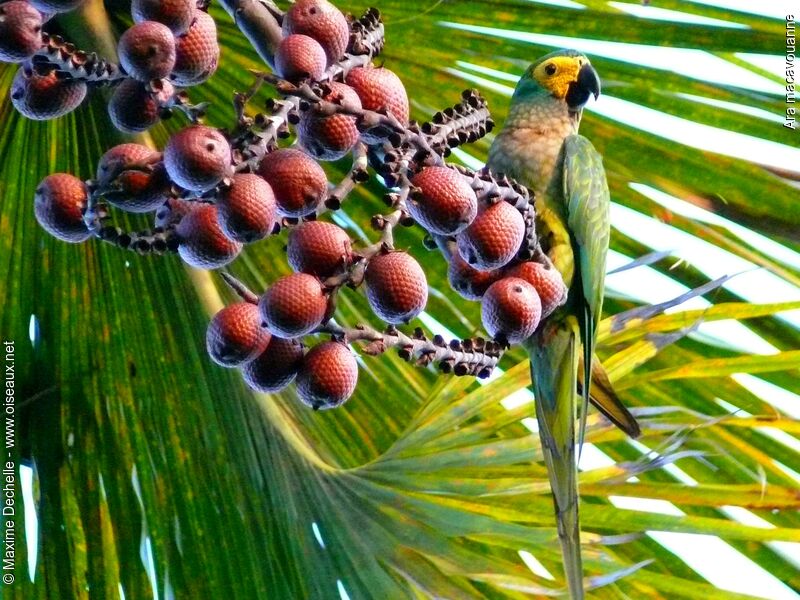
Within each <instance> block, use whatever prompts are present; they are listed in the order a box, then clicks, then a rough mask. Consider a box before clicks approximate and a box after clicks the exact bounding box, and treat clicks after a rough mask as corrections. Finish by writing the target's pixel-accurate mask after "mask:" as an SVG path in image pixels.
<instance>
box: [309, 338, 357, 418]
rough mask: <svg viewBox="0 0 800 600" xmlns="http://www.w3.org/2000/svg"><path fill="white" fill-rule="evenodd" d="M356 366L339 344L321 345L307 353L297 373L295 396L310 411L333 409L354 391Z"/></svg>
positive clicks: (353, 359) (350, 353)
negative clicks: (310, 409)
mask: <svg viewBox="0 0 800 600" xmlns="http://www.w3.org/2000/svg"><path fill="white" fill-rule="evenodd" d="M357 383H358V363H357V362H356V357H355V356H353V353H352V352H351V351H350V349H349V348H348V347H347V346H345V345H344V344H342V343H341V342H322V343H321V344H318V345H317V346H314V347H313V348H312V349H311V350H309V352H308V354H306V356H305V358H304V359H303V364H302V366H301V367H300V371H299V372H298V373H297V381H296V384H297V396H298V398H300V401H301V402H302V403H303V404H305V405H306V406H309V407H311V408H313V409H314V410H325V409H328V408H336V407H337V406H341V405H342V404H344V402H345V401H347V400H348V399H349V398H350V396H352V395H353V392H354V391H355V390H356V384H357Z"/></svg>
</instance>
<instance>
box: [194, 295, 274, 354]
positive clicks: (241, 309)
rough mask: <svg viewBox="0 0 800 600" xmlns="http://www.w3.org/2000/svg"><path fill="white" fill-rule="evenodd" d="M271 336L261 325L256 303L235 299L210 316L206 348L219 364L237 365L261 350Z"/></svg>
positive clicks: (264, 347)
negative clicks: (232, 302)
mask: <svg viewBox="0 0 800 600" xmlns="http://www.w3.org/2000/svg"><path fill="white" fill-rule="evenodd" d="M271 337H272V336H271V335H270V333H269V331H267V330H266V329H264V328H263V327H262V326H261V315H260V314H259V312H258V306H256V305H255V304H250V303H249V302H237V303H236V304H231V305H230V306H226V307H225V308H223V309H222V310H221V311H219V312H218V313H217V314H216V315H214V318H213V319H211V322H210V323H209V324H208V329H207V330H206V350H207V351H208V355H209V356H210V357H211V359H212V360H213V361H214V362H215V363H217V364H218V365H220V366H221V367H240V366H242V365H244V364H245V363H247V362H250V361H251V360H253V359H255V358H256V357H257V356H258V355H259V354H261V353H262V352H264V350H266V349H267V345H268V344H269V342H270V338H271Z"/></svg>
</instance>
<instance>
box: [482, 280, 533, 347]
mask: <svg viewBox="0 0 800 600" xmlns="http://www.w3.org/2000/svg"><path fill="white" fill-rule="evenodd" d="M541 316H542V303H541V301H540V300H539V295H538V294H537V293H536V290H535V289H534V287H533V286H532V285H531V284H530V283H528V282H527V281H525V280H524V279H520V278H518V277H504V278H503V279H500V280H498V281H496V282H494V283H493V284H492V285H490V286H489V289H488V290H486V294H484V296H483V302H482V303H481V320H482V321H483V328H484V329H485V330H486V331H487V332H488V333H489V335H491V336H492V337H493V338H504V339H505V340H506V341H507V342H508V343H509V344H518V343H520V342H521V341H523V340H525V339H527V338H528V337H530V336H531V335H532V334H533V332H534V331H535V330H536V327H538V325H539V320H540V319H541Z"/></svg>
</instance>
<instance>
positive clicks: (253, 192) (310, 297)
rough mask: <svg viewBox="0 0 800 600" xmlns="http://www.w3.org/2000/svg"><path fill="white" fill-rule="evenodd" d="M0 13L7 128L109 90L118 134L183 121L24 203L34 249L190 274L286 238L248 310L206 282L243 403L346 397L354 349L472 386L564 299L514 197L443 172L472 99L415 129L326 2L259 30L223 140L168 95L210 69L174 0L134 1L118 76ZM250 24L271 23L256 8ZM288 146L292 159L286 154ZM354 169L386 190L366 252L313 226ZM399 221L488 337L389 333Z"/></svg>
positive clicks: (417, 305)
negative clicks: (152, 256)
mask: <svg viewBox="0 0 800 600" xmlns="http://www.w3.org/2000/svg"><path fill="white" fill-rule="evenodd" d="M61 4H62V5H65V6H66V5H67V4H69V3H61ZM72 4H74V3H72ZM258 6H262V5H258ZM262 8H263V6H262ZM3 10H4V11H5V13H4V14H5V15H7V18H6V19H5V20H4V21H3V20H0V33H3V31H6V32H7V31H9V29H8V28H9V27H11V28H12V29H14V28H17V29H19V32H18V33H15V35H14V36H11V37H9V38H8V39H6V38H2V39H3V41H2V43H0V58H2V59H3V60H14V61H16V62H21V63H22V66H21V71H20V73H21V74H18V75H17V77H18V78H20V80H21V82H20V83H19V86H18V87H19V90H20V96H19V98H20V99H21V100H19V102H17V101H16V100H15V105H17V107H18V109H19V110H20V111H21V112H23V114H26V115H28V114H29V113H30V114H32V115H33V117H32V118H43V117H42V116H41V115H45V114H46V115H48V116H57V115H56V114H55V113H56V112H58V111H56V110H55V107H54V106H53V105H50V106H45V105H40V104H37V102H39V100H38V98H39V97H40V96H41V97H42V98H47V99H53V98H57V99H58V100H57V101H55V100H49V101H51V102H55V103H56V104H58V105H59V109H63V108H64V107H66V106H67V105H68V106H69V107H70V109H72V108H74V107H75V106H77V105H78V104H80V101H81V100H82V99H83V95H85V93H86V89H87V86H92V85H96V84H105V85H110V86H112V87H113V91H112V94H111V99H110V102H109V116H110V118H111V121H112V122H113V123H114V124H115V125H116V126H117V127H118V128H119V129H121V130H122V131H127V132H133V131H141V130H144V129H146V128H148V127H150V126H151V125H153V124H155V123H156V122H158V120H159V119H160V118H161V117H162V116H164V114H165V110H172V109H180V110H181V112H182V113H183V114H184V115H185V116H186V117H188V120H189V123H188V124H187V125H186V126H185V127H183V128H182V129H181V130H179V131H177V132H176V133H174V134H173V135H172V136H171V137H170V139H169V141H168V142H167V144H166V145H165V147H164V149H163V151H157V150H154V149H152V148H149V147H147V146H144V145H141V144H137V143H124V144H120V145H117V146H115V147H113V148H111V149H109V150H108V151H107V152H106V153H105V154H104V155H103V156H102V158H101V159H100V161H99V164H98V167H97V172H96V174H95V175H94V178H92V179H89V180H87V181H82V180H80V179H79V178H77V177H75V176H73V175H70V174H65V173H57V174H53V175H50V176H48V177H46V178H45V179H44V180H43V181H42V182H41V184H40V185H39V186H38V188H37V189H36V193H35V202H34V204H35V215H36V218H37V220H38V221H39V223H40V224H41V225H42V227H43V228H44V229H45V230H46V231H47V232H49V233H50V234H52V235H53V236H55V237H57V238H58V239H61V240H63V241H66V242H73V243H78V242H83V241H85V240H87V239H89V238H92V237H95V238H98V239H100V240H101V241H105V242H109V243H112V244H114V245H116V246H118V247H121V248H127V249H132V250H135V251H137V252H139V253H143V254H144V253H165V252H175V253H177V254H178V255H179V256H180V257H181V258H182V259H183V261H184V262H185V263H187V264H188V265H189V266H191V267H194V268H200V269H220V268H222V267H225V266H226V265H228V264H229V263H231V262H232V261H233V260H234V259H235V258H236V257H237V256H238V255H239V254H240V253H241V252H242V251H243V248H244V247H245V246H246V245H248V244H252V243H257V242H258V241H259V240H262V239H264V238H265V237H267V236H269V235H282V236H285V241H286V246H285V248H286V253H287V261H288V264H289V266H290V267H291V269H292V271H293V272H292V273H291V274H289V275H285V276H283V277H279V278H277V279H276V280H274V281H273V283H272V284H271V285H270V286H269V287H268V288H267V289H266V290H264V291H263V293H261V294H255V293H253V292H252V291H250V290H249V289H248V288H247V287H246V286H245V285H244V284H243V283H242V282H240V281H238V280H236V279H235V278H233V277H232V276H231V275H230V274H228V273H227V272H226V271H224V270H223V271H220V273H221V276H222V278H223V280H224V281H225V282H226V283H227V284H228V285H229V286H230V287H231V288H232V289H233V290H234V291H235V292H236V293H237V294H238V296H239V298H240V301H238V302H236V303H233V304H230V305H228V306H226V307H225V308H223V309H222V310H221V311H219V312H218V313H217V314H216V315H215V316H214V317H213V319H212V320H211V322H210V324H209V326H208V330H207V332H206V347H207V351H208V354H209V356H210V357H211V359H212V360H213V361H214V362H215V363H217V364H218V365H220V366H222V367H226V368H237V369H239V370H240V372H241V374H242V376H243V379H244V381H245V382H246V384H247V385H248V386H250V387H251V388H253V389H254V390H257V391H260V392H267V393H273V392H277V391H280V390H282V389H284V388H286V387H287V386H288V385H289V384H290V383H292V382H295V387H296V391H297V395H298V397H299V399H300V400H301V401H302V402H303V403H304V404H306V405H307V406H310V407H312V408H314V409H327V408H333V407H336V406H340V405H341V404H342V403H344V402H345V401H346V400H347V399H348V398H349V397H350V396H351V395H352V394H353V392H354V390H355V388H356V384H357V380H358V363H357V361H356V354H355V353H354V351H353V349H352V348H353V345H354V344H356V343H358V344H360V345H361V350H362V352H363V353H364V354H368V355H377V354H381V353H383V352H385V351H386V350H388V349H390V348H395V349H396V350H397V351H398V353H399V355H400V356H401V357H402V358H403V359H405V360H409V361H413V362H415V363H417V364H420V365H423V366H427V365H436V366H438V368H439V369H440V370H441V371H443V372H445V373H451V372H452V373H455V374H456V375H474V376H480V377H486V376H488V375H489V374H490V373H491V371H492V369H493V368H494V367H495V366H496V364H497V363H498V361H499V360H500V357H501V355H502V353H503V351H504V349H505V348H506V347H507V346H508V345H509V344H514V343H518V342H520V341H522V340H524V339H525V338H527V337H528V336H530V335H531V334H532V333H533V331H534V330H535V329H536V328H537V327H538V326H539V323H540V320H541V319H542V318H543V317H545V316H547V315H548V314H550V313H551V312H553V311H554V310H556V309H557V308H558V307H559V306H560V305H561V304H562V303H563V302H564V301H565V299H566V288H565V286H564V283H563V281H562V280H561V277H560V275H559V274H558V272H557V271H556V270H555V269H554V268H553V267H552V265H550V264H549V261H548V260H547V259H546V257H545V256H544V255H543V253H542V252H541V250H540V249H539V246H538V239H537V237H536V233H535V226H534V220H535V212H534V202H533V198H532V196H531V194H530V193H529V192H528V190H526V189H525V188H523V187H522V186H519V185H518V184H516V183H515V182H513V181H509V180H508V179H507V178H505V177H504V176H502V175H498V174H492V173H489V172H487V171H485V170H484V171H481V172H475V171H472V170H469V169H466V168H464V167H458V166H455V165H451V164H448V163H446V162H445V160H444V159H445V158H446V157H447V156H448V155H449V153H450V149H451V148H453V147H456V146H458V145H461V144H465V143H469V142H474V141H475V140H477V139H479V138H481V137H483V136H484V135H486V133H487V132H488V131H490V130H491V128H492V126H493V123H492V121H491V117H490V115H489V112H488V108H487V106H486V103H485V101H484V100H483V99H482V98H481V97H480V95H479V94H477V93H476V92H474V91H467V92H465V93H464V94H463V95H462V98H461V100H460V101H459V102H458V103H457V104H455V105H454V106H451V107H449V108H447V109H445V110H443V111H441V112H439V113H437V114H436V115H434V117H433V118H432V119H431V121H429V122H426V123H422V124H419V123H417V122H415V121H410V120H409V118H410V114H409V99H408V96H407V94H406V90H405V87H404V86H403V83H402V82H401V80H400V78H399V77H397V75H396V74H394V73H393V72H392V71H391V70H389V69H388V68H386V67H383V66H376V65H375V64H374V62H373V59H374V57H375V56H376V55H377V54H379V53H380V51H381V50H382V48H383V43H384V41H383V24H382V22H381V20H380V15H379V13H378V11H377V10H375V9H370V10H369V11H367V12H366V13H365V14H364V15H363V16H362V17H360V18H359V19H354V18H352V17H346V16H345V15H343V14H342V13H341V12H340V11H339V10H338V9H337V8H336V7H335V6H333V5H332V4H331V3H330V2H328V1H327V0H297V1H296V2H294V3H293V4H292V5H291V7H290V8H289V9H288V11H287V12H286V13H285V14H283V15H282V16H281V17H280V19H279V20H276V25H277V23H278V22H280V27H276V28H275V30H276V31H277V32H279V33H278V34H276V38H277V39H273V40H272V43H271V46H270V47H271V52H272V55H271V57H270V58H271V61H270V62H271V64H273V72H264V73H259V74H256V82H255V84H254V86H253V87H252V88H251V89H250V90H249V91H248V92H246V93H236V94H234V106H235V107H236V112H237V117H238V119H237V124H236V126H235V127H233V128H230V129H225V130H224V129H218V128H215V127H212V126H210V125H206V124H203V123H201V122H200V119H201V117H202V110H201V108H200V107H192V106H191V105H189V104H188V99H187V96H186V95H185V94H184V93H182V92H176V88H180V87H183V86H187V85H194V84H196V83H199V82H201V81H203V80H205V79H206V78H207V77H209V76H210V75H211V74H212V73H213V71H214V69H215V68H216V64H217V60H218V58H219V47H218V46H217V43H216V26H215V24H214V21H213V19H212V18H211V17H210V16H209V15H208V14H207V13H206V12H204V11H203V10H201V9H200V8H198V7H197V5H196V4H195V3H194V2H193V1H192V2H187V1H184V0H168V1H166V2H154V1H150V0H134V2H133V5H132V13H133V17H134V25H133V26H132V27H131V28H130V29H128V30H127V31H126V32H125V33H124V34H123V35H122V36H121V38H120V40H119V46H118V50H119V55H120V62H121V65H119V66H117V65H114V64H113V63H110V62H108V61H105V60H103V59H100V58H98V57H96V56H95V55H89V54H86V53H80V52H77V51H75V50H74V48H72V47H71V46H70V45H69V44H67V43H66V42H64V41H63V40H61V39H60V38H53V37H51V36H49V35H48V34H46V33H42V31H41V13H39V12H37V6H34V5H33V4H31V5H29V4H28V3H26V2H16V1H12V2H7V3H5V4H2V5H0V11H3ZM271 10H272V9H270V11H271ZM9 15H10V16H9ZM262 17H263V18H273V19H275V18H276V17H275V15H274V13H273V12H269V11H268V12H266V13H264V14H263V15H262ZM37 19H38V20H37ZM8 23H12V24H16V25H8ZM3 28H6V30H3ZM17 29H14V31H16V30H17ZM34 34H35V35H34ZM37 36H38V37H37ZM0 37H2V36H0ZM37 39H38V42H35V40H37ZM31 40H34V41H31ZM34 42H35V43H34ZM37 44H38V45H37ZM9 57H10V58H9ZM265 83H266V84H270V85H272V86H273V87H274V88H275V90H276V92H277V97H275V98H272V99H270V100H269V101H268V102H267V106H266V112H255V114H252V112H250V113H249V112H248V110H247V109H248V105H249V103H250V102H251V100H252V98H253V95H254V94H255V91H256V90H257V89H258V87H259V86H260V85H263V84H265ZM70 85H72V86H83V87H82V88H81V89H82V91H81V90H79V89H78V88H77V87H75V88H71V87H69V86H70ZM15 89H16V88H15ZM13 93H14V92H12V94H13ZM37 94H38V95H37ZM12 99H13V98H12ZM45 104H46V103H45ZM134 107H135V109H134ZM26 111H27V112H26ZM63 112H65V111H63V110H61V114H63ZM29 116H30V115H29ZM290 125H293V127H290ZM293 133H294V134H295V139H294V143H293V144H291V145H290V144H287V143H285V142H284V140H291V138H292V134H293ZM348 155H349V156H352V161H353V162H352V168H351V170H350V172H349V173H348V175H347V176H346V177H345V178H344V179H343V180H341V181H339V182H338V183H336V184H333V183H331V182H329V180H328V176H327V174H326V171H325V168H324V166H323V164H321V163H324V162H325V161H333V160H339V159H342V158H344V157H345V156H348ZM370 171H373V172H374V173H376V174H378V175H380V177H381V178H382V180H383V182H384V183H385V184H386V186H387V188H389V192H388V193H387V194H386V196H385V201H386V204H387V205H388V206H389V209H390V211H389V212H388V213H387V214H383V215H376V216H375V217H373V219H372V223H371V225H372V227H373V229H375V230H377V231H378V232H379V233H380V238H379V239H378V240H377V241H375V242H374V243H367V244H365V245H358V244H354V243H353V241H352V240H351V239H350V236H349V235H348V234H347V232H346V231H345V230H344V229H343V228H342V227H340V226H339V225H337V224H335V223H332V222H330V221H328V220H325V219H324V215H325V214H326V213H327V212H329V211H334V210H338V209H340V208H341V206H342V203H343V202H344V200H345V198H346V196H347V195H348V193H349V192H350V191H351V190H352V189H353V188H354V187H355V186H356V185H358V184H359V183H362V182H364V181H366V180H367V179H369V177H370ZM112 209H116V210H121V211H126V212H131V213H151V214H154V221H153V228H151V229H148V230H145V231H141V232H125V231H123V230H122V229H120V228H119V227H116V226H114V225H112V224H110V222H109V218H110V215H111V210H112ZM415 223H416V224H418V225H419V226H421V227H422V228H423V229H424V230H425V231H426V232H427V237H426V247H428V249H431V250H432V249H438V250H440V251H441V252H442V254H443V255H444V257H445V258H446V260H447V261H448V263H449V266H448V279H449V282H450V284H451V286H452V287H453V289H454V290H455V291H456V292H457V293H458V294H460V295H461V296H463V297H464V298H465V299H467V300H471V301H477V300H480V301H482V318H483V324H484V329H485V330H486V331H487V332H488V333H489V335H490V336H491V338H492V339H483V338H480V337H478V338H471V339H465V340H452V341H449V342H448V341H445V340H444V339H442V338H441V337H440V336H433V337H432V338H429V337H428V336H426V335H425V333H424V332H423V331H422V330H421V329H420V328H415V329H414V330H413V332H412V333H403V332H402V331H401V330H400V329H399V328H398V327H402V326H403V325H405V324H408V323H410V322H412V321H413V320H414V319H416V318H417V317H418V316H419V315H420V313H421V312H422V311H423V310H424V309H425V306H426V304H427V300H428V283H427V277H426V274H425V271H424V269H423V268H422V266H421V265H420V264H419V262H418V261H417V260H416V259H415V258H414V257H413V256H412V254H411V253H409V252H408V249H404V248H397V247H395V244H394V235H393V232H394V229H395V228H396V227H400V226H411V225H414V224H415ZM345 288H353V289H355V288H362V289H363V291H364V294H365V296H366V299H367V301H368V303H369V305H370V307H371V308H372V311H373V312H374V314H375V316H376V317H377V318H378V319H379V320H380V321H382V322H383V323H385V324H386V328H385V329H383V330H377V329H373V328H371V327H369V326H367V325H358V326H356V327H353V328H347V327H343V326H342V325H340V324H339V323H338V322H337V321H336V301H337V297H338V295H339V294H341V293H343V291H344V290H345Z"/></svg>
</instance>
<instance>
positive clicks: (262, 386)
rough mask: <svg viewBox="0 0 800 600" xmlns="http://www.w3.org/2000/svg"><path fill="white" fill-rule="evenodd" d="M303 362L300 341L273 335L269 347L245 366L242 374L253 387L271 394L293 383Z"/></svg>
mask: <svg viewBox="0 0 800 600" xmlns="http://www.w3.org/2000/svg"><path fill="white" fill-rule="evenodd" d="M302 363H303V345H302V344H301V343H300V342H298V341H297V340H285V339H283V338H279V337H275V336H272V338H271V339H270V341H269V344H268V345H267V349H266V350H264V352H262V353H261V354H260V355H259V356H258V357H257V358H256V359H255V360H253V361H251V362H249V363H247V364H246V365H245V366H244V368H243V369H242V375H243V376H244V380H245V383H247V385H248V386H249V387H250V388H251V389H253V390H255V391H257V392H264V393H267V394H269V393H273V392H279V391H281V390H282V389H283V388H285V387H286V386H287V385H289V384H290V383H292V381H294V378H295V376H296V375H297V371H298V370H299V369H300V365H301V364H302Z"/></svg>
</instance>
